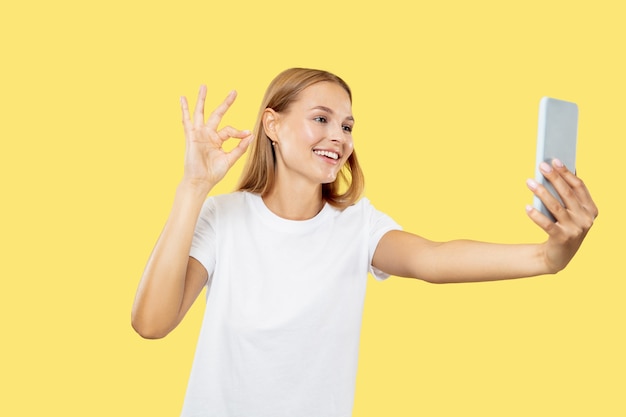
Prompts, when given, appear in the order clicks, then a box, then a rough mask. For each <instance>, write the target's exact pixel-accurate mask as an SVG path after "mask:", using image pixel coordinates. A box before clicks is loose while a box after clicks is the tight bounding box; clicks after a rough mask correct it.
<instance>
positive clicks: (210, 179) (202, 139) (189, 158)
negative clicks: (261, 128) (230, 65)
mask: <svg viewBox="0 0 626 417" xmlns="http://www.w3.org/2000/svg"><path fill="white" fill-rule="evenodd" d="M206 93H207V88H206V86H205V85H202V86H201V87H200V92H199V93H198V100H197V102H196V107H195V109H194V113H193V119H192V118H191V117H190V114H189V105H188V104H187V99H186V98H185V97H181V100H180V104H181V109H182V113H183V127H184V129H185V142H186V146H185V171H184V176H183V182H185V183H187V184H190V185H192V186H194V187H200V188H202V189H206V192H207V193H208V192H209V191H210V190H211V188H213V186H215V185H216V184H217V183H218V182H219V181H220V180H221V179H222V178H224V176H225V175H226V173H227V172H228V170H229V169H230V168H231V167H232V166H233V164H234V163H235V162H236V161H237V160H238V159H239V158H240V157H241V156H242V155H243V154H244V153H245V151H246V149H247V148H248V145H249V144H250V143H251V142H252V139H253V134H252V132H250V131H249V130H238V129H235V128H233V127H231V126H226V127H223V128H221V129H219V130H218V126H219V124H220V122H221V121H222V118H223V117H224V114H226V111H227V110H228V109H229V108H230V106H231V105H232V104H233V102H234V101H235V97H236V96H237V93H236V92H235V91H232V92H231V93H230V94H229V95H228V96H227V97H226V99H225V100H224V101H223V102H222V104H220V105H219V106H218V107H217V108H216V109H215V110H214V111H213V112H212V113H211V115H210V116H209V118H208V119H207V121H206V122H205V121H204V102H205V99H206ZM230 138H236V139H241V140H240V142H239V143H238V144H237V146H235V147H234V148H233V149H232V150H231V151H230V152H226V151H225V150H224V149H223V148H222V145H223V144H224V142H226V141H227V140H228V139H230Z"/></svg>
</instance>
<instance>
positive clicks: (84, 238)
mask: <svg viewBox="0 0 626 417" xmlns="http://www.w3.org/2000/svg"><path fill="white" fill-rule="evenodd" d="M5 3H6V4H3V6H2V7H1V8H0V9H1V10H0V39H1V41H0V42H1V49H0V59H1V61H2V65H1V67H0V72H1V74H2V76H1V77H0V138H1V146H0V149H1V150H0V178H1V181H2V187H1V194H0V195H1V198H2V205H1V208H0V210H1V216H0V239H1V248H0V249H1V252H0V253H1V256H2V260H1V263H0V274H1V281H0V320H1V337H2V342H1V346H2V354H1V356H0V397H1V400H0V415H3V416H35V415H64V416H152V417H156V416H176V415H178V413H179V410H180V406H181V404H182V399H183V394H184V390H185V386H186V382H187V377H188V373H189V369H190V365H191V360H192V355H193V351H194V348H195V341H196V337H197V332H198V329H199V326H200V315H201V313H202V309H203V306H202V304H203V302H202V301H201V302H200V303H196V305H195V306H194V308H193V309H192V311H191V312H190V314H189V316H188V317H187V318H186V320H185V321H184V322H183V324H182V325H181V326H180V327H179V328H178V329H177V330H175V331H174V332H173V333H172V334H171V335H170V336H168V337H167V338H166V339H164V340H160V341H146V340H142V339H141V338H139V337H138V336H137V335H136V334H134V332H133V330H132V329H131V327H130V324H129V315H130V308H131V304H132V301H133V297H134V291H135V288H136V285H137V283H138V280H139V278H140V275H141V272H142V270H143V267H144V264H145V261H146V259H147V257H148V255H149V253H150V251H151V248H152V246H153V244H154V242H155V240H156V238H157V236H158V234H159V232H160V229H161V227H162V225H163V223H164V221H165V219H166V216H167V214H168V211H169V209H170V204H171V201H172V198H173V193H174V189H175V186H176V184H177V181H178V180H179V178H180V175H181V172H182V160H183V147H184V142H183V135H182V129H181V125H180V114H179V101H178V100H179V96H180V95H187V96H190V97H195V95H196V92H197V88H198V86H199V85H200V84H201V83H206V84H207V85H208V86H209V97H210V98H209V100H208V102H209V103H208V105H209V106H210V107H213V106H214V105H216V104H217V103H219V102H220V101H221V100H222V98H223V97H224V96H225V95H226V94H227V92H228V91H229V90H231V89H233V88H235V89H237V90H238V91H239V99H238V101H237V103H235V106H234V107H233V109H232V111H231V112H230V113H229V114H228V116H227V120H226V121H225V122H226V123H228V124H232V125H234V126H236V127H239V128H242V129H243V128H252V126H253V124H254V117H255V115H256V111H257V106H258V103H259V102H260V100H261V95H262V93H263V91H264V89H265V87H266V86H267V84H268V83H269V81H270V79H271V78H272V77H273V76H274V75H276V74H277V73H278V72H279V71H281V70H283V69H285V68H288V67H291V66H308V67H316V68H323V69H327V70H330V71H333V72H336V73H337V74H339V75H341V76H342V77H343V78H345V79H346V80H347V81H348V82H349V83H350V85H351V86H352V88H353V90H354V108H353V110H354V114H355V117H356V119H357V123H356V129H355V132H354V136H355V138H356V139H355V140H356V149H357V150H358V153H359V156H360V159H361V161H362V163H363V166H364V169H365V172H366V180H367V191H366V194H367V196H368V197H369V198H370V199H371V200H372V202H373V203H374V204H375V205H376V206H377V207H378V208H379V209H381V210H383V211H385V212H387V213H389V214H390V215H391V216H393V217H394V218H395V219H396V220H397V221H398V222H399V223H401V224H402V225H403V226H404V228H405V229H407V230H410V231H413V232H415V233H419V234H422V235H424V236H426V237H429V238H431V239H436V240H445V239H452V238H472V239H478V240H489V241H498V242H526V241H537V242H538V241H541V240H542V239H544V236H543V233H542V232H541V231H540V230H539V229H538V228H537V227H535V226H534V224H533V223H532V222H531V221H530V220H529V219H527V217H526V214H525V212H524V206H525V204H527V203H529V202H530V201H531V194H530V192H529V191H528V190H527V189H526V186H525V183H524V181H525V179H526V178H527V177H529V176H532V175H533V172H534V167H533V162H534V153H535V136H536V124H537V107H538V102H539V99H540V97H541V96H544V95H549V96H553V97H557V98H562V99H566V100H573V101H576V102H577V103H578V104H579V106H580V128H579V148H578V151H579V158H578V172H579V174H580V176H581V177H582V178H584V180H585V181H586V183H587V184H588V185H589V188H590V189H591V191H592V193H593V195H594V197H595V199H596V201H597V203H598V206H599V208H600V213H601V214H600V217H599V218H598V220H597V222H596V225H595V226H594V228H593V230H592V231H591V233H590V234H589V236H588V239H587V240H586V242H585V243H584V245H583V247H582V250H581V252H580V253H579V254H578V255H577V257H576V258H575V259H574V260H573V261H572V263H571V264H570V266H569V267H568V269H566V270H565V271H563V272H562V273H560V274H558V275H557V276H556V277H541V278H535V279H529V280H518V281H511V282H499V283H489V284H471V285H448V286H435V285H429V284H425V283H422V282H419V281H413V280H403V279H400V278H392V279H390V280H388V281H387V282H385V283H376V282H374V281H373V280H371V279H370V286H369V289H368V294H367V300H366V308H365V313H364V314H365V315H364V325H363V332H362V345H361V346H362V347H361V356H360V367H359V374H358V384H357V394H356V400H355V410H354V416H355V417H370V416H461V415H463V416H483V417H486V416H624V415H626V403H625V400H624V393H625V391H626V389H625V388H626V381H625V375H626V360H625V358H624V356H625V354H624V352H626V346H625V344H626V342H625V337H624V321H625V318H626V314H625V313H626V307H625V306H624V302H623V299H624V293H625V290H626V284H625V283H624V275H625V274H624V268H623V264H622V262H623V260H624V243H623V235H624V233H625V232H626V227H625V221H624V203H625V202H626V200H625V198H624V183H623V182H624V174H623V171H622V169H621V168H622V166H623V161H624V154H625V151H626V145H625V142H626V127H625V123H624V119H625V117H626V105H625V104H624V103H625V99H624V96H625V94H626V81H625V77H626V75H625V74H626V65H625V63H626V60H625V59H624V41H626V25H625V24H624V22H625V20H626V19H625V17H626V16H625V13H624V9H623V6H621V4H622V2H620V1H617V0H615V1H606V0H598V1H594V2H589V1H586V2H583V1H571V0H570V1H566V0H564V1H550V0H530V1H524V2H504V1H486V0H477V1H471V2H470V1H460V0H457V1H441V2H434V1H428V2H425V1H423V2H422V1H420V2H409V1H399V0H389V1H385V2H370V3H368V2H359V1H348V2H342V1H325V0H322V1H316V2H295V1H293V0H289V1H282V0H281V1H274V2H262V1H248V2H239V1H220V2H216V1H209V0H203V1H179V2H163V1H150V2H149V1H135V2H133V1H120V0H113V1H107V2H85V1H69V0H60V1H54V2H53V1H32V2H5ZM240 169H241V165H238V166H237V167H236V168H235V169H233V172H232V173H231V174H230V175H229V176H228V178H227V179H226V180H225V181H224V183H223V184H221V186H220V189H219V190H217V191H218V192H224V191H228V190H230V189H231V188H232V187H233V185H234V183H235V180H236V178H237V177H238V172H239V170H240ZM451 262H453V260H451Z"/></svg>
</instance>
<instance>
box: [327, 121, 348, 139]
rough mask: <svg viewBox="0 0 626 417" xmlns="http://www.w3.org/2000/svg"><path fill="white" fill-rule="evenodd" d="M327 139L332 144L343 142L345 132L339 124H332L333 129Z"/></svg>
mask: <svg viewBox="0 0 626 417" xmlns="http://www.w3.org/2000/svg"><path fill="white" fill-rule="evenodd" d="M329 137H330V140H332V141H333V142H340V143H341V142H344V141H345V140H346V138H345V131H344V130H343V125H342V124H341V123H339V124H338V125H335V124H333V127H332V129H331V131H330V132H329Z"/></svg>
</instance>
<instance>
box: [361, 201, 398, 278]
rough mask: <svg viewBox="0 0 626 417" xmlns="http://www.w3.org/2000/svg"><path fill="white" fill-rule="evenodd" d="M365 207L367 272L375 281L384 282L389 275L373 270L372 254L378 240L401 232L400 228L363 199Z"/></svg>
mask: <svg viewBox="0 0 626 417" xmlns="http://www.w3.org/2000/svg"><path fill="white" fill-rule="evenodd" d="M364 200H365V204H366V205H367V207H366V209H367V210H368V211H369V213H368V214H369V216H368V217H369V243H368V261H369V272H370V273H371V274H372V276H373V277H374V278H376V279H377V280H380V281H382V280H385V279H387V278H389V274H386V273H384V272H383V271H381V270H379V269H376V268H374V266H373V265H372V259H373V258H374V252H376V248H377V247H378V242H380V239H381V238H382V237H383V236H384V235H385V234H386V233H387V232H389V231H391V230H402V227H401V226H400V225H399V224H398V223H396V222H395V221H394V220H393V219H392V218H391V217H389V216H388V215H386V214H385V213H383V212H380V211H378V210H376V209H375V208H374V206H372V205H371V203H370V202H369V200H367V199H364Z"/></svg>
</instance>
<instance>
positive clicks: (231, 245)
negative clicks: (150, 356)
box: [182, 192, 400, 417]
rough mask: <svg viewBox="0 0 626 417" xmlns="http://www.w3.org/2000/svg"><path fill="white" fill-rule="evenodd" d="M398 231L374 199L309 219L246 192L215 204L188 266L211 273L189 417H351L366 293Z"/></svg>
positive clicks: (204, 216)
mask: <svg viewBox="0 0 626 417" xmlns="http://www.w3.org/2000/svg"><path fill="white" fill-rule="evenodd" d="M399 228H400V227H399V226H398V225H397V224H396V223H395V222H394V221H393V220H392V219H391V218H389V217H388V216H387V215H385V214H383V213H381V212H379V211H377V210H376V209H374V207H373V206H372V205H371V204H370V203H369V201H368V200H367V199H361V200H360V201H359V202H358V203H356V204H355V205H353V206H350V207H348V208H346V209H345V210H343V211H341V210H338V209H336V208H334V207H332V206H330V205H329V204H326V205H325V206H324V208H323V209H322V211H321V212H320V213H319V214H318V215H317V216H315V217H314V218H312V219H310V220H303V221H294V220H286V219H283V218H281V217H278V216H276V215H275V214H274V213H272V212H271V211H270V210H269V209H268V208H267V207H266V206H265V204H264V202H263V200H262V199H261V197H259V196H258V195H255V194H251V193H248V192H236V193H232V194H226V195H220V196H216V197H210V198H209V199H207V201H206V203H205V204H204V207H203V209H202V212H201V214H200V218H199V220H198V223H197V226H196V232H195V234H194V239H193V244H192V248H191V253H190V256H192V257H194V258H196V259H197V260H198V261H199V262H200V263H202V265H204V267H205V268H206V269H207V271H208V273H209V277H210V278H209V282H210V284H209V288H208V291H207V305H206V309H205V314H204V321H203V324H202V329H201V331H200V336H199V340H198V345H197V348H196V355H195V358H194V362H193V367H192V370H191V375H190V378H189V385H188V387H187V394H186V397H185V403H184V406H183V411H182V416H184V417H200V416H202V417H349V416H351V415H352V405H353V398H354V388H355V378H356V369H357V356H358V344H359V334H360V327H361V316H362V311H363V299H364V296H365V283H366V279H367V273H368V271H370V272H372V274H373V275H374V276H375V277H376V278H377V279H385V278H387V275H385V274H384V273H382V272H381V271H378V270H375V269H374V268H373V267H371V262H372V257H373V254H374V251H375V249H376V246H377V244H378V241H379V240H380V238H381V237H382V236H383V235H384V234H385V233H386V232H388V231H390V230H394V229H399Z"/></svg>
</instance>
